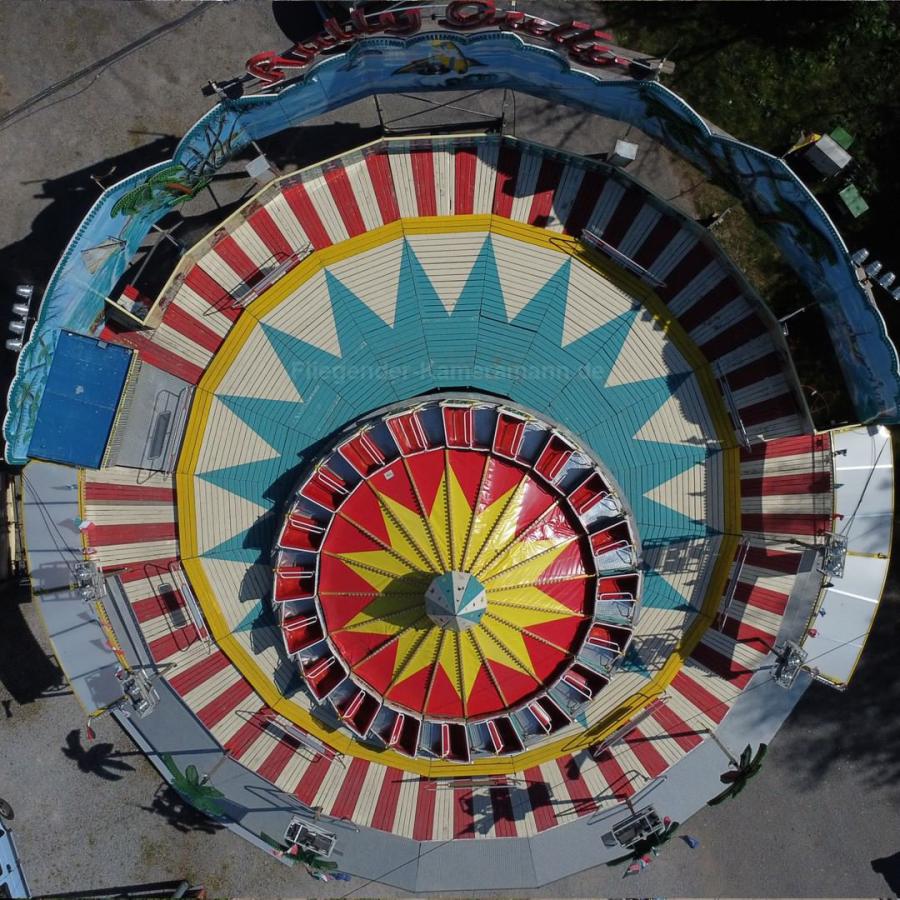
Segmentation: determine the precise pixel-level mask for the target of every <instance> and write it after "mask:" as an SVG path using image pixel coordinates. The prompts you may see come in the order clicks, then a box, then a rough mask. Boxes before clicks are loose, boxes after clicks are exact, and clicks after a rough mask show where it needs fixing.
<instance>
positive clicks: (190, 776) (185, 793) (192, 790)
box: [160, 753, 225, 819]
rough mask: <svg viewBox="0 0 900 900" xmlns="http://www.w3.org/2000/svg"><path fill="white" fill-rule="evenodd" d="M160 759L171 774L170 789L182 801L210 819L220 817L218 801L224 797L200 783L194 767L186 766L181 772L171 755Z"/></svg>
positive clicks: (216, 790) (214, 789)
mask: <svg viewBox="0 0 900 900" xmlns="http://www.w3.org/2000/svg"><path fill="white" fill-rule="evenodd" d="M160 759H161V760H162V761H163V765H165V767H166V768H167V769H168V770H169V771H170V772H171V773H172V787H173V788H174V789H175V790H176V791H178V793H179V794H180V795H181V797H182V799H184V800H186V801H187V802H188V803H190V804H191V806H193V807H194V809H197V810H199V811H200V812H202V813H203V814H204V815H207V816H209V817H210V818H213V819H216V818H218V817H220V816H221V815H222V805H221V803H220V802H219V801H220V800H221V799H222V798H223V797H224V796H225V795H224V794H223V793H222V792H221V791H220V790H218V789H217V788H214V787H213V786H212V785H211V784H204V783H202V782H201V781H200V775H199V773H198V772H197V767H196V766H195V765H190V766H188V767H187V768H186V769H185V770H184V772H182V771H181V770H180V769H179V768H178V766H176V765H175V761H174V760H173V759H172V754H171V753H164V754H163V755H162V756H161V757H160Z"/></svg>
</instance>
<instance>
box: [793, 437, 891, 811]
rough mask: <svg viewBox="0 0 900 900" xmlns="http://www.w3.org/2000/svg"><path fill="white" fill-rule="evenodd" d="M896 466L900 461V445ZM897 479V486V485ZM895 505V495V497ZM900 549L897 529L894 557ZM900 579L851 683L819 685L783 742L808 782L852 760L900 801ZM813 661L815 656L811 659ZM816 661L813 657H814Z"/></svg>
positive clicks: (883, 605)
mask: <svg viewBox="0 0 900 900" xmlns="http://www.w3.org/2000/svg"><path fill="white" fill-rule="evenodd" d="M894 457H895V461H894V466H895V469H896V466H897V459H896V457H897V453H896V447H895V453H894ZM897 486H898V485H897V483H896V482H895V491H896V489H897ZM895 508H896V497H895ZM898 553H900V529H898V528H896V527H895V528H894V543H893V547H892V550H891V554H892V557H893V559H895V560H896V559H897V558H898V556H897V554H898ZM898 646H900V579H898V575H897V574H896V572H894V573H891V574H890V575H889V577H888V581H887V584H886V586H885V591H884V596H883V598H882V601H881V604H880V607H879V610H878V613H877V615H876V616H875V621H874V624H873V626H872V630H871V633H870V635H869V638H868V641H867V642H866V646H865V648H864V650H863V653H862V658H861V660H860V663H859V666H858V668H857V670H856V672H855V673H854V675H853V677H852V679H851V681H850V686H849V687H848V688H847V690H846V691H844V692H843V693H840V692H838V691H835V690H832V689H830V688H828V687H826V686H824V685H818V684H814V685H813V686H812V687H811V688H810V689H809V690H808V691H807V692H806V694H805V695H804V696H803V698H802V699H801V700H800V703H799V704H798V705H797V708H796V709H795V710H794V712H793V713H792V714H791V717H790V719H789V720H788V723H787V727H786V728H785V730H784V732H782V734H781V735H780V736H779V743H780V744H782V748H783V746H784V744H788V745H790V743H792V742H793V743H794V744H795V745H796V749H795V750H794V752H793V753H792V756H793V760H794V766H795V771H796V772H797V773H798V774H799V775H800V776H801V779H802V780H803V781H805V782H806V783H807V784H809V785H813V784H817V783H819V782H820V781H822V780H823V779H824V778H826V777H827V776H828V774H829V772H830V770H831V768H832V766H834V765H840V764H841V763H843V762H850V763H851V764H852V765H853V766H854V769H855V770H856V771H858V772H860V773H861V774H862V776H863V777H864V778H865V779H866V781H867V782H869V783H870V784H872V785H873V786H876V785H877V786H880V787H884V786H886V785H887V786H891V787H892V788H894V789H895V790H896V793H897V800H898V802H900V790H897V788H898V787H900V753H898V752H897V747H898V746H900V716H898V715H897V710H898V709H900V678H898V677H897V660H898V656H897V647H898ZM811 662H812V661H811ZM812 664H813V665H815V663H814V662H812Z"/></svg>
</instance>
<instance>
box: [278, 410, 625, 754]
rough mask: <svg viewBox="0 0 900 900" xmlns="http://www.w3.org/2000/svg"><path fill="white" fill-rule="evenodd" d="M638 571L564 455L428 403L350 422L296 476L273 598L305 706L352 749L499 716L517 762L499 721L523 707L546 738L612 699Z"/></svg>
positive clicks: (559, 445) (489, 413)
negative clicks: (607, 689)
mask: <svg viewBox="0 0 900 900" xmlns="http://www.w3.org/2000/svg"><path fill="white" fill-rule="evenodd" d="M636 561H637V549H636V547H635V532H634V531H633V529H632V525H631V522H630V519H629V516H628V514H627V513H626V511H625V510H624V508H623V506H622V504H621V502H620V500H619V498H618V497H617V496H616V494H615V492H614V489H613V485H612V482H611V478H610V477H609V476H608V475H607V474H606V472H605V471H604V470H603V469H602V468H601V467H600V466H599V464H598V463H597V462H595V461H594V460H592V459H591V458H590V457H589V456H588V455H587V454H586V453H585V452H584V450H582V448H581V447H579V445H578V444H577V443H576V441H575V439H574V438H572V437H569V436H568V435H566V434H563V433H561V432H560V431H559V430H558V429H556V428H554V427H553V426H551V425H550V424H549V423H547V422H544V421H542V420H541V419H539V418H538V417H537V416H535V415H533V414H531V413H527V412H525V411H523V410H518V409H515V408H513V407H510V406H507V405H504V406H501V405H500V404H498V403H496V402H494V401H493V400H491V399H490V398H472V399H469V398H458V397H456V396H455V395H454V396H452V397H447V398H438V397H434V398H429V399H427V400H419V401H416V402H415V403H412V404H410V405H407V406H405V407H398V408H396V409H392V410H391V411H389V412H386V413H378V414H375V415H373V416H371V417H370V418H369V419H367V420H365V421H361V422H359V423H358V424H357V426H356V428H355V429H354V430H352V431H349V430H348V431H347V432H346V433H345V434H343V435H342V436H341V439H340V441H339V442H338V443H337V444H336V445H335V446H334V447H332V448H331V449H330V450H328V451H326V452H325V454H324V455H323V456H322V457H320V458H319V460H318V463H317V464H316V466H315V468H313V469H312V470H311V471H310V472H308V473H307V474H306V476H305V477H304V479H303V480H302V481H301V483H300V484H299V486H298V488H297V491H296V494H295V499H294V502H293V504H292V506H291V507H290V509H289V510H288V512H287V515H286V517H285V519H284V523H283V525H282V529H281V533H280V535H279V538H278V542H277V556H276V565H275V583H274V586H273V599H274V602H275V604H276V606H277V607H278V608H279V610H280V616H281V627H282V632H283V635H284V640H285V648H286V650H287V652H288V653H289V654H291V655H292V656H294V657H295V658H296V659H297V661H298V664H299V667H300V671H301V672H302V673H303V675H304V677H305V679H306V685H307V687H308V689H309V691H310V693H311V694H312V696H313V697H314V698H315V699H316V700H318V701H322V700H326V699H327V700H328V701H329V702H330V703H331V704H332V705H333V707H334V709H335V711H336V712H337V714H338V715H339V716H340V717H341V719H342V721H345V722H347V723H348V727H349V728H350V729H351V730H352V731H353V732H354V734H356V735H357V736H362V737H364V736H366V735H367V734H369V732H370V731H371V733H372V734H373V735H374V736H376V737H377V736H378V735H382V737H378V740H386V742H387V743H388V745H389V746H391V747H394V746H395V745H396V746H400V744H399V741H400V739H399V738H396V740H395V735H394V728H395V726H396V728H397V729H403V728H407V729H411V728H421V735H419V737H420V738H421V741H424V742H425V743H424V744H422V745H421V746H422V747H428V748H431V747H432V746H437V745H434V740H438V742H439V744H440V741H443V734H444V732H442V731H439V732H434V733H432V731H431V730H429V728H430V724H429V727H428V728H426V724H428V723H435V722H440V723H453V728H457V727H460V728H461V727H464V726H463V725H462V724H461V723H473V728H474V727H475V725H476V724H478V723H481V722H484V721H487V720H490V719H492V718H497V717H500V718H499V719H497V721H499V722H500V724H499V725H497V728H501V729H504V728H506V729H507V730H506V731H504V732H503V734H506V735H507V737H506V738H500V737H498V738H497V740H498V741H500V743H501V744H502V745H503V746H504V747H505V746H515V747H518V746H519V743H517V742H518V740H519V739H518V738H516V737H515V736H514V735H513V731H509V729H510V728H513V726H511V725H509V720H508V719H507V718H505V717H508V716H510V715H513V714H516V713H517V711H519V710H521V709H523V708H526V707H529V704H530V707H529V708H531V707H533V709H532V711H531V712H528V713H522V717H523V724H522V725H521V727H522V728H523V729H525V731H526V733H531V732H529V731H528V729H529V728H530V729H531V730H532V731H534V732H535V734H537V731H536V730H535V729H540V731H541V733H544V734H549V733H550V730H552V728H553V727H557V726H560V727H561V723H562V722H563V721H566V722H567V721H569V719H570V718H571V717H570V716H569V711H570V710H573V709H575V708H577V707H580V706H581V705H583V704H586V703H587V702H589V701H590V700H591V699H593V697H594V696H595V695H596V693H597V692H598V691H600V690H601V689H602V688H603V687H604V686H605V685H606V683H607V681H608V680H609V673H610V672H611V671H612V669H613V668H614V667H615V666H616V664H617V663H618V661H619V659H620V658H622V657H623V656H624V653H625V649H626V647H627V644H628V641H629V639H630V635H631V629H632V619H633V615H634V607H635V604H636V602H637V596H638V590H639V587H640V576H639V574H638V573H637V571H636ZM488 606H490V610H489V613H490V614H487V611H488ZM564 676H567V677H568V679H569V680H568V681H564V680H563V679H564ZM573 684H574V685H575V686H574V687H573V686H572V685H573ZM535 704H537V706H535ZM541 704H543V705H541ZM544 707H546V708H547V709H549V710H550V711H551V712H550V713H547V712H546V710H544ZM348 710H349V711H348ZM535 710H537V712H535ZM540 710H544V712H543V713H542V712H541V711H540ZM554 710H559V712H558V713H557V712H554ZM547 715H551V716H556V718H555V719H547V718H546V716H547ZM398 716H403V717H406V718H403V719H400V718H397V717H398ZM528 716H531V718H530V719H529V718H528ZM404 722H413V723H419V724H418V725H416V724H413V725H404ZM398 723H399V724H398ZM504 723H506V724H504ZM554 723H556V725H554ZM507 726H508V727H507ZM448 727H449V726H448ZM465 727H468V725H466V726H465ZM516 727H519V726H516ZM385 729H387V730H385ZM476 732H477V733H476ZM399 733H400V732H399V731H398V732H397V734H399ZM410 733H411V732H410ZM500 733H501V732H497V734H498V735H499V734H500ZM385 734H386V735H387V738H386V739H384V738H383V736H384V735H385ZM404 734H407V732H404ZM416 734H418V732H417V733H416ZM435 734H437V735H438V738H435V737H434V735H435ZM515 734H518V732H517V731H516V732H515ZM419 737H416V735H413V737H409V734H407V738H404V740H407V739H408V740H409V741H410V742H411V743H409V744H408V746H407V749H406V750H405V751H404V752H407V753H409V754H412V755H416V753H418V752H419V750H418V748H419V746H420V743H419V742H418V741H419ZM414 738H415V739H414ZM482 739H484V740H486V738H484V735H483V734H482V733H481V731H477V729H476V731H473V733H472V736H471V741H472V742H477V741H482V742H483V740H482ZM455 740H458V738H457V739H455ZM473 745H474V744H473ZM454 746H456V745H454ZM492 746H494V745H492ZM444 749H445V748H444V746H443V744H440V746H438V749H437V750H436V751H434V752H436V753H437V754H438V755H440V754H441V753H443V752H444ZM423 752H427V753H431V752H432V750H431V749H428V750H426V751H423ZM448 752H449V751H448ZM454 752H456V751H454Z"/></svg>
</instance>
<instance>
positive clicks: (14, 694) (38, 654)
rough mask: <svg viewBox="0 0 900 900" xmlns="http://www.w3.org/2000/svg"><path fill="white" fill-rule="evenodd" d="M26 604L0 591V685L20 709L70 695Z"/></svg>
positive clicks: (17, 591)
mask: <svg viewBox="0 0 900 900" xmlns="http://www.w3.org/2000/svg"><path fill="white" fill-rule="evenodd" d="M7 355H9V354H7ZM27 600H28V588H27V585H20V584H18V583H17V582H16V581H12V580H11V581H8V582H7V583H6V584H4V585H3V586H2V588H0V684H2V685H3V686H4V687H5V688H6V690H7V691H8V692H9V694H10V696H11V698H12V702H14V703H15V704H16V705H17V706H24V705H25V704H27V703H33V702H34V701H35V700H38V699H40V698H42V697H47V696H52V695H58V694H62V693H66V692H67V690H66V680H65V676H64V675H63V673H62V670H61V669H60V668H59V666H58V665H56V663H55V661H54V659H53V658H52V657H50V656H48V655H47V654H46V653H45V652H44V649H43V647H41V645H40V644H39V643H38V641H37V639H36V638H35V636H34V635H33V634H32V633H31V628H30V627H29V626H28V622H27V621H26V620H25V616H24V615H23V614H22V604H23V603H24V602H26V601H27ZM3 706H4V713H3V715H4V717H5V718H7V719H8V718H12V715H13V713H12V709H11V707H12V703H11V702H9V701H4V702H3Z"/></svg>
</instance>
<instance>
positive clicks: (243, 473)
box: [197, 235, 713, 610]
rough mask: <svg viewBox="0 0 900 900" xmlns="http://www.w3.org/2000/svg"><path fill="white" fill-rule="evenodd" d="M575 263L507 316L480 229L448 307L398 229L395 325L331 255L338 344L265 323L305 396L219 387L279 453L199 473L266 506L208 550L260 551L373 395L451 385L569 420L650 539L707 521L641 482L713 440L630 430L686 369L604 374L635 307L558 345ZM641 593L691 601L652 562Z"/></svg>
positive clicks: (329, 283)
mask: <svg viewBox="0 0 900 900" xmlns="http://www.w3.org/2000/svg"><path fill="white" fill-rule="evenodd" d="M572 265H573V262H572V260H571V259H563V260H562V261H561V264H560V265H559V267H558V268H557V269H556V271H555V272H553V273H552V274H551V275H550V276H549V277H548V278H547V279H546V281H545V282H544V284H543V285H542V286H541V287H540V288H539V289H538V290H537V291H536V292H535V293H534V296H533V297H532V298H531V299H530V301H528V302H527V303H526V304H525V305H524V307H523V308H522V309H521V310H520V311H519V312H518V314H516V315H515V316H513V317H512V318H509V317H508V315H507V311H506V310H507V307H506V303H505V302H504V295H503V290H502V287H501V280H500V276H499V274H498V268H497V261H496V258H495V252H494V244H493V241H492V238H491V236H490V235H486V236H485V240H484V243H483V245H482V246H481V249H480V252H479V253H478V254H477V257H476V259H475V261H474V264H473V266H472V268H471V270H470V272H469V274H468V277H467V278H466V280H465V282H464V286H463V289H462V292H461V294H460V296H459V298H458V299H457V301H456V303H455V304H454V305H453V308H452V311H448V310H447V308H446V307H445V305H444V303H443V302H442V301H441V299H440V297H439V296H438V293H437V291H436V290H435V288H434V287H433V285H432V283H431V281H430V280H429V277H428V273H427V269H426V267H425V266H424V265H423V264H422V263H421V261H420V260H419V259H418V258H417V256H416V254H415V252H414V251H413V248H412V247H411V245H410V244H409V242H407V241H406V240H403V242H402V256H401V262H400V274H399V278H398V281H397V293H396V311H395V317H394V321H393V324H392V325H388V324H386V323H385V321H384V320H383V319H382V318H381V317H380V316H379V315H377V314H376V313H375V312H374V311H373V310H372V309H370V308H369V306H368V305H367V304H366V303H365V302H364V301H363V300H361V299H360V298H359V297H358V296H357V295H356V294H355V293H354V292H353V291H352V290H350V289H349V288H348V287H347V286H346V285H345V284H344V283H343V282H342V281H341V280H340V279H339V278H337V277H336V276H335V275H334V274H333V273H332V272H331V271H329V270H327V269H326V270H325V284H326V288H327V292H328V298H329V300H330V304H331V309H332V312H333V315H334V321H335V325H336V329H337V335H338V343H339V349H340V352H339V353H338V354H337V355H335V354H332V353H329V352H327V351H325V350H322V349H320V348H319V347H317V346H314V345H313V344H310V343H307V342H306V341H304V340H303V339H302V337H298V336H295V335H291V334H288V333H286V332H284V331H280V330H278V329H277V328H274V327H272V326H271V325H267V324H266V323H260V325H259V327H260V328H261V329H262V330H263V333H264V334H265V336H266V338H267V340H268V341H269V343H270V344H271V346H272V348H273V350H274V351H275V354H276V356H277V358H278V360H279V361H280V362H281V364H282V365H283V367H284V369H285V372H286V373H287V376H288V377H289V378H290V379H291V381H292V382H293V384H294V386H295V388H296V390H297V392H298V393H299V395H300V397H301V402H300V403H292V402H284V401H276V400H266V399H254V398H248V397H237V396H221V395H219V396H218V399H219V400H220V401H221V402H222V403H223V404H225V406H226V407H227V408H228V409H229V410H230V411H231V412H232V413H234V414H235V415H236V416H238V417H239V418H240V419H241V420H242V421H243V422H244V423H246V425H247V426H249V427H250V428H251V429H252V430H253V431H254V432H256V433H257V434H258V435H259V436H260V437H261V438H262V439H263V440H264V441H265V442H266V443H267V444H269V445H270V446H271V447H272V448H273V450H274V451H275V453H276V455H275V456H274V457H273V458H271V459H265V460H260V461H258V462H249V463H244V464H241V465H233V466H228V467H225V468H220V469H215V470H212V471H206V472H201V473H198V474H197V477H199V478H201V479H204V480H206V481H208V482H210V483H212V484H215V485H217V486H218V487H220V488H223V489H224V490H226V491H230V492H232V493H234V494H236V495H238V496H239V497H242V498H244V499H246V500H250V501H252V502H253V503H255V504H257V505H259V506H260V507H262V508H263V509H264V510H266V514H265V515H264V516H262V517H261V518H260V519H259V520H258V521H257V522H256V523H254V524H253V525H252V526H251V527H250V528H249V529H246V530H244V531H241V532H239V533H237V534H234V535H233V536H231V537H229V538H228V539H227V540H225V541H223V542H222V543H220V544H218V545H217V546H215V547H213V548H211V549H209V550H207V551H206V552H205V553H204V554H202V555H203V556H205V557H209V558H218V559H225V560H232V561H236V562H241V563H245V564H252V563H264V564H265V563H268V555H269V548H270V546H271V544H272V541H273V539H274V537H275V529H276V527H277V525H278V518H279V515H278V511H279V510H280V508H281V506H282V504H283V502H284V500H285V498H286V497H287V496H288V494H289V492H290V490H291V489H292V487H293V486H294V484H295V482H296V478H297V477H298V475H299V472H300V470H301V468H302V467H303V466H304V465H306V464H308V463H310V462H312V460H313V459H314V458H315V456H316V455H317V452H318V450H317V446H318V445H319V444H320V442H321V441H322V440H323V439H324V438H326V437H327V436H328V435H329V434H331V433H332V432H333V431H335V430H336V429H338V428H340V427H342V426H344V425H345V424H346V423H347V422H350V421H353V420H354V419H357V418H359V417H360V416H362V415H364V414H365V413H367V412H369V411H371V410H374V409H377V408H379V407H381V406H385V405H388V404H391V403H395V402H397V401H403V400H406V399H409V398H412V397H414V396H416V395H419V394H422V393H425V392H427V391H433V390H437V389H453V388H472V389H475V390H479V391H482V392H486V393H492V394H499V395H502V396H505V397H508V398H510V399H511V400H512V401H514V402H516V403H520V404H522V405H523V406H527V407H531V408H532V409H534V410H535V411H537V412H538V413H542V414H544V415H546V416H547V417H548V418H550V419H555V420H557V421H559V422H560V423H561V424H562V425H564V426H565V427H566V428H568V429H569V430H570V431H571V432H573V433H574V434H576V435H577V436H578V437H579V438H580V440H581V441H583V442H584V444H585V445H587V446H588V447H590V448H591V449H592V450H593V451H594V452H595V453H596V454H597V456H599V457H600V458H601V459H602V460H603V461H604V463H605V464H606V465H607V467H608V469H609V470H610V471H611V472H612V474H613V476H614V477H615V478H616V480H617V481H618V483H619V486H620V487H621V489H622V491H623V493H624V496H625V497H626V498H627V500H628V502H629V504H630V506H631V509H632V512H633V514H634V517H635V520H636V522H637V525H638V528H639V530H640V534H641V538H642V541H643V543H644V546H645V547H651V546H660V545H668V544H670V543H673V542H680V541H685V540H691V539H697V538H702V537H704V536H706V535H707V534H709V529H708V527H707V525H706V523H705V522H703V521H700V520H695V519H690V518H688V517H687V516H685V515H684V514H682V513H681V512H679V511H677V510H675V509H672V508H670V507H668V506H665V505H662V504H660V503H657V502H656V501H654V500H652V499H650V498H648V497H647V496H645V495H646V494H647V493H648V492H649V491H652V490H653V489H654V488H655V487H657V486H658V485H660V484H663V483H665V482H667V481H668V480H669V479H671V478H674V477H675V476H677V475H679V474H680V473H682V472H684V471H685V470H687V469H689V468H690V467H692V466H695V465H697V464H698V463H703V462H704V461H705V459H706V457H707V455H708V454H709V453H710V452H713V451H711V450H710V449H709V448H707V447H706V446H702V445H701V446H695V445H686V444H683V443H681V444H676V443H672V444H670V443H664V442H658V441H652V440H638V439H635V438H634V435H635V434H636V433H637V432H638V431H639V430H640V429H641V428H642V426H643V425H644V424H645V423H646V422H647V421H648V420H649V419H650V418H651V417H652V416H653V415H654V414H655V413H656V412H657V410H658V409H659V408H660V407H661V406H662V404H663V403H664V402H665V401H666V400H667V399H669V397H670V396H671V394H672V393H673V391H675V390H676V389H677V388H678V387H679V386H680V385H681V384H682V383H683V382H684V380H685V379H686V378H689V377H691V375H690V374H679V375H670V376H666V377H658V378H650V379H647V380H643V381H637V382H634V383H626V384H621V385H614V386H610V385H607V384H606V382H607V380H608V378H609V375H610V373H611V371H612V370H613V367H614V366H615V363H616V360H617V359H618V356H619V353H620V352H621V350H622V347H623V344H624V342H625V340H626V338H627V336H628V333H629V331H630V329H631V327H632V324H633V323H634V320H635V318H636V317H637V316H638V315H639V314H640V312H641V307H640V306H639V305H637V304H635V305H634V306H633V307H632V308H631V309H628V310H627V311H625V312H623V313H622V314H620V315H618V316H616V317H615V318H613V319H612V320H611V321H607V322H605V323H604V324H602V325H600V326H599V327H597V328H596V329H594V330H593V331H589V332H588V333H587V334H584V335H583V336H582V337H579V338H577V339H576V340H574V341H572V342H570V343H568V344H567V345H565V346H563V338H564V324H565V319H566V304H567V291H568V286H569V277H570V272H571V267H572ZM273 513H274V514H273ZM643 604H644V606H647V607H656V608H662V609H669V610H685V609H686V608H687V607H686V605H685V598H684V597H683V596H681V594H680V593H678V592H677V591H676V590H675V589H673V588H672V587H671V586H670V585H669V584H668V582H667V581H666V580H665V578H663V577H661V576H660V575H659V574H658V573H656V572H654V571H653V570H652V569H651V570H649V571H648V572H647V573H646V578H645V589H644V597H643Z"/></svg>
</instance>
